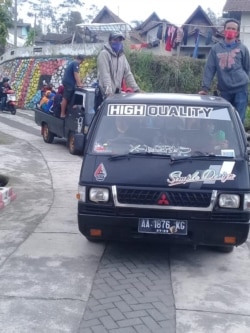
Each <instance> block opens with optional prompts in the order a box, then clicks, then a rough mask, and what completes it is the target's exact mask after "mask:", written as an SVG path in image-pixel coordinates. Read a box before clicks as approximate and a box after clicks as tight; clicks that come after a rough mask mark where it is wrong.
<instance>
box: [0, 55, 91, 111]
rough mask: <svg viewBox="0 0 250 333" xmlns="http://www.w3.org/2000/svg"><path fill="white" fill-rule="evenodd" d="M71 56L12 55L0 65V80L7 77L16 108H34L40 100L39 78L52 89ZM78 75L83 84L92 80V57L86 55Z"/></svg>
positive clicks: (58, 81) (56, 86)
mask: <svg viewBox="0 0 250 333" xmlns="http://www.w3.org/2000/svg"><path fill="white" fill-rule="evenodd" d="M73 59H74V58H73V56H72V57H71V56H60V57H59V56H57V57H35V58H16V59H11V60H9V61H5V62H4V63H2V64H1V65H0V80H2V78H3V77H5V76H7V77H8V78H9V79H10V86H11V87H12V89H13V90H15V92H16V96H17V107H18V108H20V109H31V108H34V107H35V105H36V103H37V102H38V101H39V100H40V96H41V93H40V89H41V87H42V84H43V81H46V82H47V83H51V84H52V85H53V87H54V89H55V90H57V88H58V87H59V85H61V83H62V77H63V74H64V71H65V68H66V67H67V65H68V64H69V62H71V61H73ZM80 75H81V78H82V79H83V81H84V82H85V84H86V85H91V84H92V83H93V82H94V81H95V80H96V59H95V57H93V56H92V57H88V58H87V59H86V60H85V61H84V62H83V63H82V64H81V66H80Z"/></svg>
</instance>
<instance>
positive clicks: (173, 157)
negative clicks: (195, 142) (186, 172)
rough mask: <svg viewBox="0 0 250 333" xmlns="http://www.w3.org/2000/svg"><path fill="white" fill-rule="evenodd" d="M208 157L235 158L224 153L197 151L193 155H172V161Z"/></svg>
mask: <svg viewBox="0 0 250 333" xmlns="http://www.w3.org/2000/svg"><path fill="white" fill-rule="evenodd" d="M207 158H218V159H233V158H234V157H233V156H224V155H215V154H212V153H204V152H202V151H195V152H194V153H193V154H192V155H189V156H174V155H172V156H171V158H170V160H171V163H175V162H181V161H190V162H192V161H193V160H199V159H201V160H202V159H207Z"/></svg>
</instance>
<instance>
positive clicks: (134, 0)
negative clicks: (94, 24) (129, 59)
mask: <svg viewBox="0 0 250 333" xmlns="http://www.w3.org/2000/svg"><path fill="white" fill-rule="evenodd" d="M84 1H85V3H86V5H89V4H91V3H94V4H95V5H96V6H97V7H98V8H99V9H102V8H103V7H104V6H105V5H106V6H107V7H108V8H109V9H110V10H112V12H113V13H114V14H116V15H118V16H119V17H120V18H121V19H122V20H124V21H125V22H127V23H130V22H131V21H134V20H138V21H144V20H146V19H147V18H148V17H149V15H151V14H152V13H153V12H155V13H156V14H157V15H158V16H159V18H160V19H166V20H167V21H169V22H171V23H173V24H175V25H182V24H183V23H184V22H185V21H186V20H187V19H188V18H189V16H190V15H191V14H192V13H193V12H194V10H195V9H196V8H197V7H198V6H199V5H200V6H201V7H202V8H203V10H204V11H206V10H207V8H210V9H211V10H212V11H213V12H214V13H215V14H216V16H221V15H222V10H223V7H224V5H225V3H226V0H210V1H208V0H95V1H93V0H92V1H91V0H84Z"/></svg>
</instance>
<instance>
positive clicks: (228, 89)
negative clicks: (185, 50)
mask: <svg viewBox="0 0 250 333" xmlns="http://www.w3.org/2000/svg"><path fill="white" fill-rule="evenodd" d="M239 31H240V25H239V22H238V21H237V20H234V19H229V20H227V21H226V22H225V24H224V36H225V38H224V41H222V42H219V43H217V44H215V45H213V46H212V48H211V50H210V53H209V55H208V58H207V62H206V65H205V70H204V74H203V80H202V90H201V91H200V92H199V94H201V95H206V94H208V91H209V89H210V86H211V83H212V80H213V78H214V76H215V74H216V75H217V79H218V90H219V92H220V96H221V97H223V98H225V99H226V100H227V101H229V102H230V103H231V104H232V105H233V106H234V107H235V109H236V110H237V111H238V113H239V115H240V118H241V121H242V123H243V124H244V120H245V115H246V110H247V104H248V83H249V74H250V57H249V51H248V49H247V47H246V46H245V45H243V44H242V43H241V42H240V40H239Z"/></svg>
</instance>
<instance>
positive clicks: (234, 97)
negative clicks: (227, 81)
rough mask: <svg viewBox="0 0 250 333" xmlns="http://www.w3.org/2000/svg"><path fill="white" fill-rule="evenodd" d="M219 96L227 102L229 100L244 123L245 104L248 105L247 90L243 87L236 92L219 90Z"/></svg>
mask: <svg viewBox="0 0 250 333" xmlns="http://www.w3.org/2000/svg"><path fill="white" fill-rule="evenodd" d="M220 95H221V97H223V98H225V99H226V100H227V101H228V102H230V103H231V104H232V105H233V106H234V107H235V109H236V111H238V113H239V116H240V119H241V121H242V123H243V124H244V120H245V117H246V111H247V105H248V91H247V89H243V90H242V91H239V92H237V93H229V92H224V91H223V92H221V94H220Z"/></svg>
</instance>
